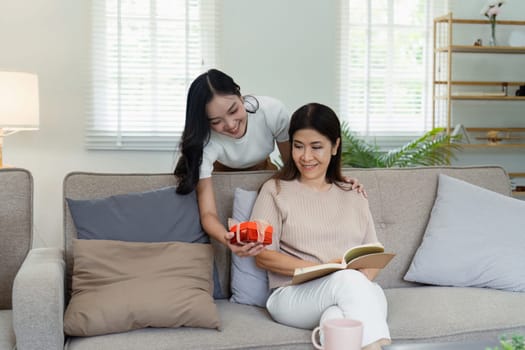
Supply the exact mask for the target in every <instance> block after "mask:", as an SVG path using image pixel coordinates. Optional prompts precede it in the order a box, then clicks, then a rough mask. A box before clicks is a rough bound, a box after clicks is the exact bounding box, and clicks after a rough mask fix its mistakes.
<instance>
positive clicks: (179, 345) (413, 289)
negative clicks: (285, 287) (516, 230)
mask: <svg viewBox="0 0 525 350" xmlns="http://www.w3.org/2000/svg"><path fill="white" fill-rule="evenodd" d="M439 173H444V174H448V175H450V176H452V177H456V178H459V179H463V180H465V181H468V182H470V183H473V184H475V185H479V186H482V187H485V188H488V189H490V190H493V191H496V192H499V193H503V194H506V195H508V194H509V193H510V184H509V180H508V177H507V174H506V173H505V171H504V170H503V169H502V168H499V167H470V168H444V167H434V168H407V169H347V170H345V174H347V175H351V176H353V177H357V178H358V179H359V180H360V181H361V182H362V183H363V184H364V185H365V186H366V190H367V193H368V197H369V203H370V208H371V211H372V215H373V217H374V220H375V225H376V228H377V233H378V236H379V239H380V241H381V242H383V243H384V245H385V246H386V247H387V248H388V250H391V251H395V252H396V253H397V256H396V258H395V259H394V260H393V261H392V262H391V263H390V264H389V266H387V268H386V269H385V270H384V271H382V272H381V274H380V276H379V277H378V279H377V281H378V282H379V283H380V284H381V285H382V287H383V288H384V289H385V293H386V296H387V299H388V311H389V315H388V322H389V325H390V330H391V335H392V338H393V341H394V342H397V343H410V342H422V341H424V342H437V341H455V340H463V339H484V338H486V339H491V340H494V339H496V338H497V337H498V335H500V334H501V333H504V332H505V333H509V332H521V333H523V332H525V314H524V313H523V312H521V310H523V309H524V307H525V293H511V292H504V291H498V290H489V289H479V288H453V287H432V286H423V285H418V284H415V283H409V282H406V281H404V280H403V275H404V274H405V272H406V271H407V269H408V266H409V264H410V262H411V259H412V257H413V255H414V253H415V251H416V249H417V248H418V246H419V244H420V242H421V239H422V235H423V233H424V230H425V227H426V224H427V222H428V219H429V215H430V211H431V209H432V206H433V203H434V198H435V195H436V189H437V183H438V174H439ZM269 176H271V172H267V171H259V172H238V173H216V174H215V175H214V177H213V181H214V186H215V191H216V201H217V205H218V210H219V216H220V219H221V220H222V221H223V222H226V219H227V218H228V217H229V216H231V213H232V203H233V192H234V189H235V188H236V187H241V188H243V189H247V190H256V189H258V188H259V186H260V185H261V184H262V183H263V182H264V181H265V180H266V179H267V178H268V177H269ZM174 183H175V182H174V179H173V176H172V175H170V174H94V173H72V174H70V175H68V176H67V177H66V179H65V180H64V195H65V196H67V197H69V198H75V199H88V198H96V197H102V196H108V195H112V194H118V193H127V192H136V191H143V190H149V189H154V188H159V187H164V186H168V185H173V184H174ZM64 232H65V242H66V247H65V262H66V269H65V271H64V270H63V266H64V265H63V263H64V262H63V260H62V259H61V255H60V254H61V252H60V251H59V250H57V251H56V252H55V253H52V254H51V253H49V252H48V253H49V254H48V255H47V257H45V258H42V257H41V259H40V261H39V264H40V270H38V273H39V274H41V276H40V278H41V279H42V283H43V285H44V286H45V287H46V288H52V289H53V291H51V290H48V291H46V293H43V292H42V293H35V292H29V291H28V290H25V289H20V290H16V291H15V293H19V294H20V296H19V297H20V299H25V300H27V302H28V304H29V305H27V306H25V307H22V305H20V309H19V310H15V312H19V313H21V314H22V315H31V317H20V318H19V320H20V322H16V320H17V319H18V318H15V333H16V336H17V339H18V346H19V349H20V350H26V349H62V348H66V349H70V350H83V349H112V350H114V349H126V350H133V349H166V350H167V349H312V348H313V347H312V346H311V345H310V330H302V329H295V328H291V327H286V326H282V325H279V324H277V323H275V322H274V321H273V320H272V319H271V318H270V317H269V315H268V313H267V312H266V310H265V309H263V308H259V307H254V306H246V305H238V304H234V303H230V302H229V301H228V300H218V301H217V305H218V308H219V312H220V316H221V321H222V330H221V331H216V330H209V329H196V328H178V329H153V328H149V329H142V330H136V331H131V332H126V333H118V334H110V335H103V336H96V337H77V338H65V337H64V335H63V333H62V316H63V310H64V303H63V300H62V299H61V298H62V297H64V296H67V293H66V292H64V286H65V285H66V286H67V287H66V289H65V290H67V289H68V288H69V286H70V282H69V280H70V274H71V267H72V255H71V241H72V238H73V237H75V235H76V232H75V228H74V225H73V222H72V219H71V216H70V214H69V211H68V208H67V206H66V204H64ZM214 248H215V258H216V261H217V262H218V265H219V267H220V271H219V273H220V280H221V284H222V286H223V292H224V293H229V288H228V286H229V276H230V268H229V267H230V255H229V252H228V251H227V250H226V249H225V248H224V247H223V246H220V245H218V244H214ZM29 258H31V255H30V256H29ZM29 258H28V260H30V259H29ZM24 265H25V267H26V269H25V271H24V272H25V273H26V274H27V275H28V276H33V277H34V273H33V274H31V273H30V271H32V270H34V269H38V268H39V267H37V266H32V265H31V261H29V262H28V261H26V263H25V264H24ZM41 266H45V269H44V268H42V267H41ZM44 270H46V271H44ZM19 275H20V273H19ZM62 278H63V279H62ZM20 279H22V280H23V279H24V276H21V277H20ZM65 280H67V283H66V284H64V281H65ZM36 298H38V301H35V299H36ZM36 304H44V305H47V309H46V310H43V309H42V308H39V306H38V305H36ZM248 329H249V331H248ZM254 330H255V331H254ZM62 342H65V343H64V346H62Z"/></svg>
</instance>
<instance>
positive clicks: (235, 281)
mask: <svg viewBox="0 0 525 350" xmlns="http://www.w3.org/2000/svg"><path fill="white" fill-rule="evenodd" d="M256 198H257V192H256V191H246V190H243V189H242V188H236V189H235V192H234V198H233V219H234V220H237V221H238V222H242V221H248V220H250V215H251V213H252V209H253V205H254V204H255V199H256ZM231 291H232V296H231V298H230V301H231V302H234V303H238V304H248V305H257V306H260V307H265V306H266V299H268V296H269V295H270V290H269V288H268V275H267V273H266V270H263V269H260V268H258V267H257V265H255V258H254V257H242V258H241V257H239V256H237V255H236V254H232V266H231Z"/></svg>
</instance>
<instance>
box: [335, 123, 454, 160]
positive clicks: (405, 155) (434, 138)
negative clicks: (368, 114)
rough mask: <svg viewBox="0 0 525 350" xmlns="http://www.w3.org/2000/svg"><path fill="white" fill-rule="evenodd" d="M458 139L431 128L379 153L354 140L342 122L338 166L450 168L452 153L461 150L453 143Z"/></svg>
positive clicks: (367, 145)
mask: <svg viewBox="0 0 525 350" xmlns="http://www.w3.org/2000/svg"><path fill="white" fill-rule="evenodd" d="M459 139H460V136H450V135H449V134H447V133H446V132H445V130H444V129H443V128H435V129H432V130H430V131H429V132H427V133H425V134H424V135H423V136H421V137H419V138H417V139H415V140H413V141H410V142H409V143H407V144H406V145H403V146H401V147H399V148H396V149H393V150H390V151H388V152H381V151H380V150H379V148H378V147H377V145H370V144H369V143H367V142H366V141H364V140H362V139H359V138H357V137H356V136H355V135H354V134H352V132H351V131H350V128H349V127H348V124H347V123H345V122H343V124H342V143H343V144H342V164H343V166H347V167H354V168H390V167H410V166H431V165H450V162H451V160H452V159H455V154H454V153H455V151H457V150H458V149H460V148H461V146H460V145H459V144H458V143H457V142H456V141H458V140H459Z"/></svg>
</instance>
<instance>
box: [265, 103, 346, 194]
mask: <svg viewBox="0 0 525 350" xmlns="http://www.w3.org/2000/svg"><path fill="white" fill-rule="evenodd" d="M302 129H312V130H315V131H317V132H318V133H320V134H321V135H323V136H325V137H326V138H328V139H329V140H330V142H331V143H332V146H333V145H335V144H336V143H337V139H339V140H341V123H340V122H339V118H338V117H337V115H336V114H335V112H334V111H333V110H332V109H331V108H330V107H328V106H325V105H322V104H320V103H308V104H306V105H304V106H302V107H300V108H299V109H298V110H296V111H295V112H294V113H293V114H292V117H291V119H290V128H289V129H288V136H289V140H290V144H291V147H290V156H289V157H288V160H287V161H286V162H285V163H284V166H283V167H282V169H281V170H280V171H278V172H277V173H276V174H275V175H274V179H275V180H276V181H277V182H278V181H279V180H288V181H290V180H294V179H298V178H299V177H300V176H301V173H300V172H299V169H297V166H296V165H295V162H294V161H293V158H292V154H291V153H292V151H293V136H294V134H295V133H296V132H297V131H299V130H302ZM326 181H327V182H328V183H335V184H336V185H337V186H339V187H341V188H343V189H349V188H348V186H345V182H344V178H343V175H342V173H341V141H339V147H338V148H337V153H336V154H335V155H333V156H332V158H331V159H330V163H329V164H328V169H326Z"/></svg>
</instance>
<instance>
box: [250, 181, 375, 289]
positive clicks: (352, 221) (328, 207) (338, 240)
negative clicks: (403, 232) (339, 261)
mask: <svg viewBox="0 0 525 350" xmlns="http://www.w3.org/2000/svg"><path fill="white" fill-rule="evenodd" d="M279 183H280V188H279V191H278V190H277V186H276V183H275V180H273V179H271V180H269V181H267V182H266V183H265V184H264V185H263V187H262V189H261V191H260V193H259V196H258V197H257V200H256V202H255V206H254V208H253V211H252V219H263V220H266V221H268V222H269V223H270V224H271V225H272V226H273V240H272V244H271V245H270V246H268V248H267V249H271V250H276V251H279V252H281V253H284V254H288V255H291V256H294V257H297V258H301V259H304V260H308V261H313V262H317V263H325V262H329V261H330V260H333V259H336V258H338V257H342V255H343V253H344V252H345V251H346V250H347V249H348V248H351V247H353V246H355V245H358V244H365V243H372V242H377V235H376V231H375V228H374V222H373V220H372V215H371V213H370V209H369V207H368V200H366V198H364V197H363V195H362V194H359V193H357V191H355V190H353V191H345V190H343V189H341V188H339V187H338V186H336V185H332V186H331V187H330V189H329V190H328V191H326V192H317V191H315V190H313V189H312V188H310V187H308V186H306V185H304V184H302V183H300V182H299V181H297V180H294V181H280V182H279ZM268 278H269V284H270V288H276V287H280V286H283V285H286V284H289V283H290V282H291V277H289V276H283V275H279V274H276V273H273V272H269V273H268Z"/></svg>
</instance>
